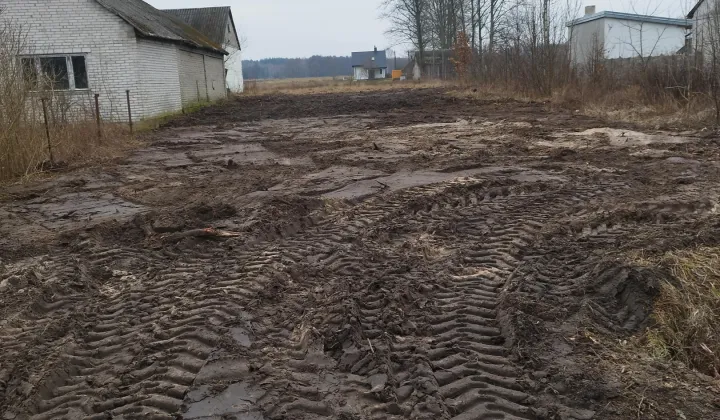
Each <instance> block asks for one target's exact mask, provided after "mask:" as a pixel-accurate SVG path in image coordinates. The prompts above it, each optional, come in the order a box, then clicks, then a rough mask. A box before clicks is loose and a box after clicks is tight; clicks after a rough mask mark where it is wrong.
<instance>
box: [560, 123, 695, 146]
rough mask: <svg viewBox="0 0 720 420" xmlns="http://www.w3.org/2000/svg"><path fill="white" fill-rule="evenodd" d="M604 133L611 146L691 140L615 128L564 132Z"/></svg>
mask: <svg viewBox="0 0 720 420" xmlns="http://www.w3.org/2000/svg"><path fill="white" fill-rule="evenodd" d="M596 134H605V135H606V136H607V138H608V140H610V144H611V145H613V146H647V145H650V144H682V143H688V142H690V141H691V139H690V138H688V137H682V136H674V135H671V134H665V133H659V134H645V133H641V132H639V131H631V130H621V129H617V128H608V127H603V128H591V129H589V130H585V131H582V132H579V133H564V134H560V136H563V135H570V136H588V137H590V136H594V135H596Z"/></svg>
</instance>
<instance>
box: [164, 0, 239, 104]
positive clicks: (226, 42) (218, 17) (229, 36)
mask: <svg viewBox="0 0 720 420" xmlns="http://www.w3.org/2000/svg"><path fill="white" fill-rule="evenodd" d="M164 12H167V13H169V14H171V15H173V16H175V17H176V18H178V19H180V20H182V21H183V22H185V23H187V24H188V25H190V26H192V27H193V28H195V29H197V30H198V31H199V32H200V33H202V34H203V35H206V36H207V37H208V38H210V40H211V41H213V42H214V43H216V44H218V45H221V46H222V47H223V48H224V49H225V50H226V51H227V52H228V55H227V57H226V58H225V70H227V75H226V80H225V81H226V83H227V88H228V89H230V90H231V91H233V92H242V91H243V71H242V49H241V45H240V39H239V38H238V34H237V30H236V28H235V20H234V19H233V15H232V11H231V10H230V7H202V8H197V9H169V10H164Z"/></svg>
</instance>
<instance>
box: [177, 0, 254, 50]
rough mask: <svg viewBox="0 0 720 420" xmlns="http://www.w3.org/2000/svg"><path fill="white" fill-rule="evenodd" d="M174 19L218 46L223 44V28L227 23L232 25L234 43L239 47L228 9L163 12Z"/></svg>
mask: <svg viewBox="0 0 720 420" xmlns="http://www.w3.org/2000/svg"><path fill="white" fill-rule="evenodd" d="M163 12H165V13H169V14H171V15H173V16H175V17H176V18H178V19H180V20H182V21H183V22H185V23H187V24H188V25H190V26H192V27H193V28H195V29H197V30H198V31H200V32H201V33H203V34H205V35H206V36H207V37H208V38H210V39H211V40H212V41H213V42H214V43H216V44H218V45H224V44H225V28H227V25H228V23H230V24H231V25H232V28H233V33H234V35H235V41H236V42H237V43H238V46H239V45H240V40H239V39H238V37H237V31H236V30H235V22H234V21H233V17H232V12H231V11H230V7H229V6H226V7H202V8H195V9H167V10H163Z"/></svg>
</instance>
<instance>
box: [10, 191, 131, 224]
mask: <svg viewBox="0 0 720 420" xmlns="http://www.w3.org/2000/svg"><path fill="white" fill-rule="evenodd" d="M143 210H144V207H143V206H140V205H138V204H133V203H130V202H128V201H125V200H123V199H122V198H119V197H116V196H114V195H112V194H93V193H89V192H81V193H73V194H64V195H60V196H57V197H53V198H52V199H49V200H47V199H43V198H39V199H35V200H31V201H29V202H28V203H27V204H25V205H23V206H19V207H15V208H13V209H12V212H13V213H16V214H22V215H23V216H24V217H27V218H29V219H31V220H34V221H36V222H38V223H39V224H41V225H42V226H44V227H46V228H66V227H71V226H72V225H74V224H78V223H82V224H83V226H90V225H94V224H98V223H102V222H105V221H109V220H119V219H123V218H127V217H129V216H133V215H135V214H137V213H139V212H141V211H143Z"/></svg>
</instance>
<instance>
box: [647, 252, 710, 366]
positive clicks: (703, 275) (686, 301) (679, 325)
mask: <svg viewBox="0 0 720 420" xmlns="http://www.w3.org/2000/svg"><path fill="white" fill-rule="evenodd" d="M661 264H663V265H665V266H667V267H668V268H669V269H670V270H671V272H672V274H673V276H674V277H675V279H676V280H677V282H673V283H671V282H666V283H665V284H663V287H662V291H661V294H660V297H659V298H658V300H657V301H656V303H655V312H654V317H655V321H656V325H655V326H654V327H653V328H652V329H651V330H650V331H649V332H648V343H649V345H650V347H651V350H652V351H653V353H654V354H655V355H656V356H658V357H663V358H669V359H672V360H679V361H681V362H683V363H685V364H687V365H688V366H692V367H694V368H695V369H697V370H699V371H701V372H703V373H705V374H708V375H711V376H715V377H720V248H698V249H695V250H683V251H676V252H670V253H668V254H666V255H665V256H664V257H663V258H662V260H661Z"/></svg>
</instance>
